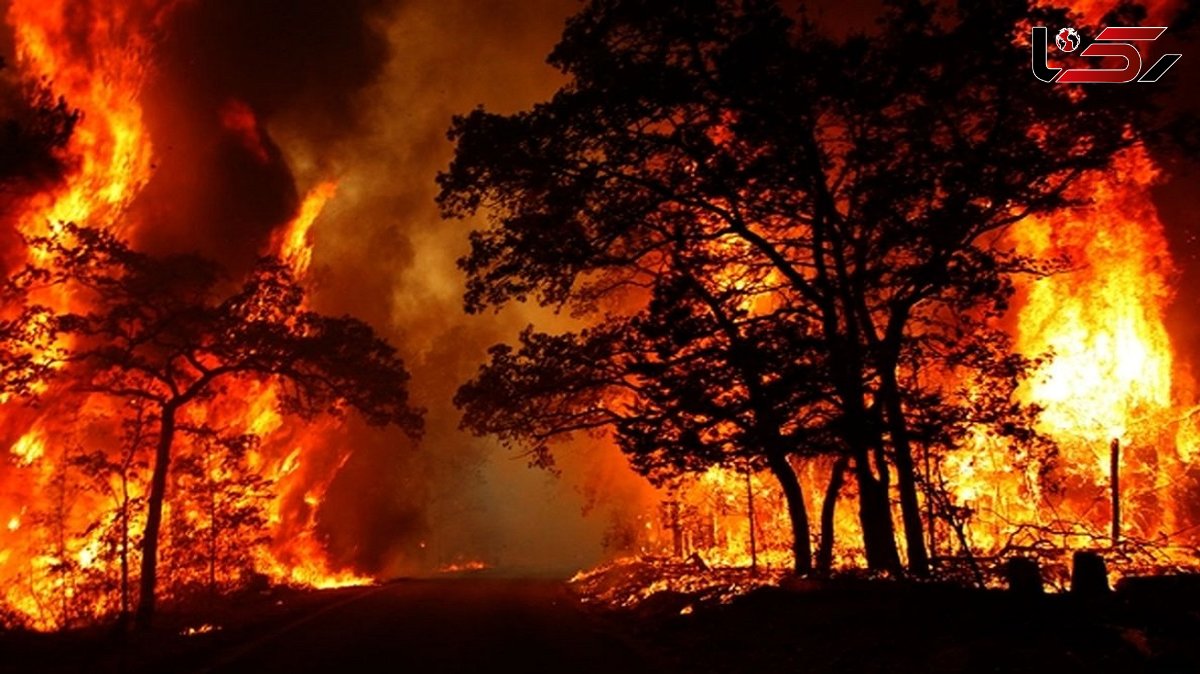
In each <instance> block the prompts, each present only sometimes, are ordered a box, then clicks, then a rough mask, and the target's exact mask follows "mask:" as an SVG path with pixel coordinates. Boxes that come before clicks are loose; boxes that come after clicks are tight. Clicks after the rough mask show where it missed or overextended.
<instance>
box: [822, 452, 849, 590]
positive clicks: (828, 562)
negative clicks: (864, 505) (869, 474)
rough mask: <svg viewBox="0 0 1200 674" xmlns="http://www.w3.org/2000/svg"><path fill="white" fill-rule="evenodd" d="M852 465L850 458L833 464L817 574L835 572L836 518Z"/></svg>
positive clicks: (843, 457)
mask: <svg viewBox="0 0 1200 674" xmlns="http://www.w3.org/2000/svg"><path fill="white" fill-rule="evenodd" d="M849 465H850V457H848V456H846V455H842V456H839V457H838V458H837V461H835V462H834V464H833V473H832V474H831V475H830V476H829V486H828V487H826V488H825V500H823V501H821V545H820V547H819V548H818V549H817V573H818V574H820V575H822V576H828V575H829V573H830V572H831V571H832V570H833V543H834V540H835V537H836V535H837V532H836V530H835V529H834V527H835V522H834V516H835V515H836V514H837V500H838V496H840V495H841V493H842V485H843V484H845V483H846V468H847V467H849Z"/></svg>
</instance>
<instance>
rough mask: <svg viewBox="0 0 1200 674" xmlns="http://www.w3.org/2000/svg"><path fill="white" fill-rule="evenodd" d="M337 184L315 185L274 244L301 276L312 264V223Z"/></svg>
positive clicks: (335, 190)
mask: <svg viewBox="0 0 1200 674" xmlns="http://www.w3.org/2000/svg"><path fill="white" fill-rule="evenodd" d="M337 188H338V185H337V183H336V182H333V181H329V182H324V183H321V184H319V185H317V186H316V187H315V188H313V190H312V191H311V192H309V193H308V195H307V196H305V198H304V201H303V202H301V204H300V212H299V213H298V214H297V215H296V217H295V218H294V219H293V220H292V221H291V222H290V223H288V225H287V227H286V228H284V229H283V231H282V236H281V237H279V241H278V243H277V244H276V246H277V250H278V254H279V256H280V257H281V258H283V259H284V260H285V261H286V262H288V263H289V264H290V265H291V267H292V273H294V274H295V275H296V276H297V277H303V276H304V275H305V274H307V273H308V268H309V265H311V264H312V241H311V230H312V226H313V223H315V222H316V221H317V218H318V217H319V216H320V215H321V212H322V211H324V210H325V205H326V204H327V203H329V200H330V199H332V198H333V197H334V195H335V194H337Z"/></svg>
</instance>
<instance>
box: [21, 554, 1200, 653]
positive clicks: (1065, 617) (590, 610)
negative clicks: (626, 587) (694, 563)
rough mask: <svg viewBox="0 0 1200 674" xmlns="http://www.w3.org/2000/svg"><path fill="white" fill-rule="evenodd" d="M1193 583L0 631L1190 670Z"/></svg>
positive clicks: (387, 599) (295, 609)
mask: <svg viewBox="0 0 1200 674" xmlns="http://www.w3.org/2000/svg"><path fill="white" fill-rule="evenodd" d="M1192 587H1193V586H1191V585H1185V586H1170V585H1167V586H1162V585H1159V586H1152V587H1149V588H1142V589H1141V591H1138V592H1127V593H1117V594H1115V595H1109V596H1104V597H1097V598H1092V599H1083V598H1078V597H1071V596H1065V595H1060V596H1044V597H1018V596H1013V595H1011V594H1008V593H1003V592H980V591H971V590H964V589H961V588H954V587H948V586H941V585H906V584H897V583H884V582H878V581H858V580H854V581H840V582H834V583H819V584H818V583H811V582H800V583H791V584H788V585H787V586H785V587H783V588H779V587H759V588H757V589H753V590H751V591H749V592H747V593H746V594H743V595H741V596H738V597H736V598H733V599H732V600H730V595H728V594H721V593H713V592H709V591H703V592H682V591H673V590H667V591H663V592H659V593H657V594H654V595H653V596H651V597H649V599H647V600H645V601H642V602H640V603H639V604H637V605H636V606H632V607H626V608H614V607H612V606H611V605H610V604H607V603H604V604H602V603H601V602H596V601H581V597H580V596H579V592H580V584H579V583H576V584H574V585H567V584H565V583H561V582H555V581H533V580H510V579H498V578H484V577H468V578H458V579H438V580H402V581H396V582H392V583H387V584H384V585H381V586H377V587H368V588H347V589H342V590H331V591H323V592H282V591H272V592H270V593H260V594H259V595H256V596H252V597H246V598H245V599H244V600H243V601H241V602H239V603H238V604H237V605H235V606H232V607H230V606H226V607H223V608H221V609H219V610H214V611H213V612H211V613H210V614H209V615H208V616H207V617H202V616H197V615H194V614H193V615H191V616H190V618H189V619H184V618H183V617H181V616H170V615H167V616H164V619H163V621H162V623H161V624H160V626H159V628H158V630H157V631H156V632H155V633H154V634H151V635H148V636H147V635H143V636H134V637H125V638H124V639H123V640H118V639H116V638H115V637H114V635H113V634H112V633H111V632H107V633H106V632H90V633H89V632H79V633H73V634H67V635H29V634H13V633H9V634H0V671H3V672H10V671H11V672H46V673H54V672H74V671H86V672H88V673H89V674H105V673H106V672H131V673H134V672H138V673H140V672H172V673H179V674H186V673H191V672H195V673H199V672H255V673H262V674H267V673H270V672H288V673H290V674H300V673H302V672H384V671H386V672H396V671H407V672H437V673H439V674H442V673H446V672H471V673H472V674H478V673H481V672H484V673H486V672H489V671H494V672H507V671H514V672H523V673H535V672H569V673H572V674H574V673H576V672H619V673H622V674H625V673H630V674H634V673H637V672H651V671H652V672H657V673H660V674H671V673H673V672H688V673H689V674H690V673H693V672H695V673H706V672H731V673H732V672H755V673H757V674H765V673H770V672H803V673H806V674H822V673H826V672H828V673H830V674H833V673H835V672H837V673H839V674H840V673H846V672H889V673H893V672H920V673H921V674H935V673H938V672H971V673H975V672H1054V673H1055V674H1068V673H1071V672H1089V673H1090V672H1121V673H1122V674H1124V673H1130V674H1136V673H1139V672H1192V673H1194V672H1200V636H1197V635H1200V602H1197V601H1196V599H1197V597H1196V596H1195V594H1194V593H1192ZM205 620H211V621H213V622H205ZM217 626H219V629H216V627H217ZM189 631H190V632H200V633H198V634H190V635H189V634H188V632H189Z"/></svg>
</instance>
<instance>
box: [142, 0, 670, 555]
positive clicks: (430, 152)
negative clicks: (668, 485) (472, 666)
mask: <svg viewBox="0 0 1200 674" xmlns="http://www.w3.org/2000/svg"><path fill="white" fill-rule="evenodd" d="M576 9H578V3H577V2H575V1H574V0H542V1H541V2H536V3H531V2H500V1H490V2H478V1H473V0H414V1H407V2H405V1H400V0H352V1H349V2H339V3H329V2H322V1H320V0H305V1H303V2H296V1H295V0H251V1H248V2H239V3H222V2H215V1H197V2H188V3H183V4H181V5H180V6H178V7H177V8H175V10H174V11H173V12H172V13H170V14H169V15H168V19H167V20H166V21H165V22H164V23H163V26H162V36H161V40H160V43H159V45H158V49H157V52H156V54H155V57H156V61H155V64H154V68H153V71H152V75H151V79H150V80H149V82H148V84H147V87H146V90H145V93H144V96H143V104H144V107H145V111H146V121H147V125H148V127H149V129H150V131H151V137H152V139H153V142H154V149H155V153H154V156H155V162H156V165H155V173H154V176H153V178H152V179H151V181H150V182H149V183H148V184H147V185H146V187H145V189H144V190H143V192H142V193H141V195H140V197H139V199H138V202H137V203H136V204H135V208H134V211H133V217H134V218H135V219H136V221H137V222H138V226H137V228H136V232H137V234H136V236H137V239H138V241H137V243H138V245H139V246H141V247H144V248H147V249H149V250H154V251H198V252H200V253H201V254H204V255H206V256H208V257H211V258H214V259H216V260H219V261H220V262H221V263H222V264H224V265H225V266H226V267H228V268H229V269H231V270H232V271H234V272H236V271H238V270H242V269H245V268H246V267H247V266H248V265H249V264H251V263H252V262H253V260H254V259H255V258H256V256H257V255H259V254H260V253H261V252H262V251H263V250H264V249H265V246H266V244H267V242H268V240H269V237H270V235H271V233H272V231H274V230H275V229H277V228H278V227H279V226H280V225H281V224H283V223H285V222H287V221H288V220H290V218H292V217H293V216H294V215H295V213H296V210H297V207H298V204H299V201H300V199H301V198H302V196H303V195H304V193H305V192H306V191H307V190H308V189H310V188H312V187H313V186H314V185H316V184H318V183H320V182H324V181H328V180H334V181H337V183H338V191H337V195H336V196H335V197H334V199H333V200H331V201H330V202H329V204H328V205H327V207H326V209H325V211H324V213H323V214H322V215H321V217H320V218H319V219H318V220H317V222H316V225H315V227H314V230H313V237H314V264H313V271H312V277H313V283H314V286H315V297H314V308H316V309H317V310H319V311H323V312H327V313H333V314H342V313H349V314H352V315H355V316H357V317H359V318H362V319H364V320H366V321H368V322H369V323H371V324H372V325H373V326H374V327H375V328H376V329H377V330H379V331H380V332H382V333H383V334H384V335H385V336H387V337H388V338H389V339H390V341H392V342H393V343H394V344H396V345H398V346H399V347H400V349H401V351H402V353H403V354H404V356H405V360H406V362H407V363H408V365H409V368H410V370H411V371H412V373H413V379H412V381H411V383H410V386H411V388H412V389H413V395H414V397H415V400H416V402H417V403H418V404H420V405H422V406H424V407H425V408H427V410H428V415H427V419H426V424H427V429H426V434H425V437H424V438H423V440H422V441H421V442H420V443H413V442H411V441H410V440H408V439H407V438H405V437H403V436H402V434H400V433H395V432H390V431H380V430H379V429H369V428H366V427H365V426H364V425H362V424H360V423H358V422H354V421H352V422H350V423H348V424H346V426H345V428H344V433H343V434H342V435H341V436H339V438H338V441H340V442H343V443H344V447H342V448H341V449H343V450H347V451H348V452H349V457H350V458H349V459H348V460H347V462H346V464H345V465H344V466H343V468H342V469H341V471H340V472H339V474H338V476H337V478H336V479H335V480H334V482H333V484H332V485H331V487H330V490H329V492H328V493H327V494H326V498H325V500H324V502H323V504H322V506H321V510H320V515H319V519H320V522H321V530H322V533H323V534H324V535H325V536H326V537H327V540H328V542H329V546H330V548H331V552H332V554H333V555H334V557H335V559H336V560H338V561H341V562H343V563H346V564H350V565H353V566H354V567H355V568H358V569H360V570H363V571H367V572H374V573H379V574H382V575H401V574H414V573H422V572H428V571H430V570H433V569H436V568H438V567H439V566H442V565H444V564H447V563H451V562H454V561H461V560H466V559H482V560H484V561H486V562H489V563H492V564H499V565H502V566H504V567H508V568H516V567H520V568H522V569H524V570H526V571H528V570H540V571H566V570H572V569H574V568H579V567H582V566H586V565H588V564H591V563H594V562H596V561H598V559H599V558H600V557H601V555H603V554H604V551H603V550H602V548H601V544H600V542H601V538H602V534H603V530H604V527H605V526H607V525H608V519H607V513H606V508H607V506H606V505H605V502H604V501H603V499H600V498H599V497H598V495H599V494H609V495H612V497H613V499H614V501H617V500H622V501H625V502H637V501H639V500H642V499H646V498H649V493H650V492H649V491H648V488H647V487H646V485H645V484H644V483H643V482H642V481H641V480H640V478H637V477H636V476H634V475H632V473H631V472H630V471H628V469H626V468H625V466H624V460H623V458H622V457H621V456H620V455H619V453H617V452H616V450H615V449H613V448H612V447H611V446H609V445H607V444H605V443H603V442H598V441H596V442H593V441H584V442H579V443H575V445H574V446H573V447H572V448H570V450H569V451H568V452H566V453H565V455H564V457H563V465H562V467H563V476H562V478H561V479H555V478H553V477H552V476H550V475H548V474H546V473H544V472H540V471H532V470H529V469H528V468H527V467H526V465H525V462H524V461H523V460H522V459H521V458H520V457H516V456H513V455H511V454H509V453H506V452H505V451H504V450H502V449H501V448H499V447H498V446H497V445H496V444H495V443H494V442H493V441H491V440H489V439H477V438H473V437H471V436H470V435H469V434H467V433H465V432H463V431H460V430H459V429H458V422H459V413H458V411H457V410H456V409H455V408H454V407H453V405H452V403H451V399H452V397H453V395H454V392H455V390H456V389H457V387H458V386H459V385H460V384H461V383H462V382H464V381H466V380H467V379H468V378H469V377H471V376H472V375H473V374H474V372H475V371H476V369H477V368H478V366H479V364H480V363H482V362H483V361H484V360H485V356H486V349H487V347H489V346H490V345H492V344H494V343H496V342H499V341H505V340H511V339H512V338H513V337H514V336H515V334H516V332H517V331H518V330H519V329H520V328H521V327H523V326H524V325H525V324H527V323H528V322H530V321H531V320H532V315H533V312H534V310H533V309H529V308H523V307H518V308H514V309H512V310H506V311H505V312H503V313H501V314H499V315H488V316H477V317H469V316H467V315H466V314H464V312H463V311H462V299H461V298H462V291H463V279H462V276H461V273H460V272H459V271H458V270H457V268H456V267H455V260H456V259H457V258H458V257H459V256H460V255H462V254H464V253H465V252H466V241H467V239H466V233H467V232H468V231H469V230H470V229H471V227H472V226H478V225H479V224H480V223H470V222H466V223H464V222H444V221H442V220H441V218H440V216H439V214H438V211H437V207H436V204H435V203H434V196H435V194H436V185H435V183H434V176H435V175H436V173H437V172H438V171H439V170H441V169H442V168H444V167H445V166H446V165H447V163H448V162H449V160H450V157H451V154H452V150H453V148H452V147H451V145H450V144H449V142H448V141H447V140H446V137H445V133H446V130H447V129H448V127H449V123H450V118H451V116H452V115H454V114H458V113H464V112H467V111H469V110H470V109H472V108H473V107H475V106H477V105H481V104H483V105H486V106H487V107H488V108H489V109H492V110H497V111H502V112H505V111H515V110H518V109H521V108H525V107H528V106H529V105H532V104H533V103H534V102H536V101H538V100H541V99H543V98H546V97H547V96H549V95H550V94H552V93H553V91H554V90H555V89H556V88H557V87H558V86H559V85H560V84H561V77H560V75H559V74H558V73H557V72H555V71H554V70H553V69H551V68H550V67H548V66H547V65H545V64H544V57H545V55H546V54H547V53H549V51H550V49H551V48H552V47H553V45H554V44H555V42H556V41H557V39H558V38H559V36H560V34H561V31H562V27H563V22H564V21H565V19H566V18H567V17H568V16H569V15H570V14H571V13H572V12H574V11H575V10H576ZM546 319H547V317H545V316H542V317H541V318H539V319H538V322H539V324H540V325H543V326H545V325H546ZM549 320H550V321H554V320H559V319H555V318H553V317H549ZM597 505H598V508H594V506H597ZM588 509H593V510H595V512H592V513H591V514H590V515H589V516H587V517H585V516H584V512H583V511H584V510H588Z"/></svg>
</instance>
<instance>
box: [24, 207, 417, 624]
mask: <svg viewBox="0 0 1200 674" xmlns="http://www.w3.org/2000/svg"><path fill="white" fill-rule="evenodd" d="M29 245H30V246H31V248H32V249H33V250H34V251H36V253H37V254H36V255H35V256H33V259H34V260H36V262H33V263H30V264H29V265H28V266H27V267H26V268H24V269H23V270H21V271H20V272H18V273H17V274H15V275H14V277H13V278H12V279H11V281H10V283H9V291H10V296H12V297H21V298H25V302H26V305H25V306H24V307H23V308H22V309H21V310H20V312H18V313H19V314H20V320H19V321H17V322H15V324H16V325H17V326H18V329H16V330H12V331H10V333H9V334H10V335H17V336H19V337H21V338H22V340H23V343H20V344H18V345H17V346H15V347H13V346H10V347H9V349H8V350H9V351H12V352H16V353H33V354H36V357H35V358H34V359H33V360H32V361H29V360H24V361H20V363H21V364H23V365H24V366H26V367H27V368H28V369H29V370H31V371H32V374H29V375H28V376H26V377H25V378H21V377H16V378H17V380H18V381H27V380H30V379H39V378H40V379H42V380H44V379H47V378H54V379H60V380H65V381H66V382H67V383H68V385H69V386H70V387H71V388H72V389H73V390H75V391H76V392H78V393H82V394H98V395H104V396H112V397H116V398H119V399H125V400H134V401H142V402H143V403H144V404H145V405H147V406H148V407H149V409H150V410H151V412H150V421H151V423H152V424H153V426H154V428H155V431H156V432H155V447H154V454H153V460H152V472H151V479H150V486H149V491H148V496H147V512H146V526H145V530H144V532H143V535H142V556H141V565H142V568H141V575H140V584H141V587H140V592H139V597H138V608H137V614H136V616H135V618H136V621H137V623H138V624H140V625H143V626H145V625H148V624H149V622H150V620H151V618H152V616H153V613H154V607H155V588H156V583H157V578H158V574H157V563H158V545H159V533H160V528H161V525H162V508H163V501H164V498H165V496H166V489H167V484H168V479H167V478H168V474H169V468H170V464H171V459H172V456H173V448H174V445H175V440H176V437H177V435H178V434H179V432H180V430H181V427H180V424H181V423H184V420H185V419H189V420H190V417H185V416H183V414H184V412H185V411H186V410H188V409H189V408H190V407H191V406H194V405H202V404H204V403H205V402H206V401H208V400H210V399H212V398H213V397H214V396H217V395H224V394H233V395H236V391H237V383H238V382H239V381H242V382H244V381H246V380H247V379H255V380H271V381H276V382H278V383H279V387H278V402H279V405H280V411H281V412H282V413H285V414H294V415H299V416H301V417H305V418H307V417H311V416H314V415H317V414H322V413H333V414H338V413H341V412H343V411H344V410H346V409H348V408H354V409H355V410H357V411H358V412H359V413H360V414H362V415H363V417H364V418H365V419H366V420H367V421H368V422H370V423H372V424H379V425H383V424H396V425H398V426H400V427H402V428H404V429H405V430H406V431H408V432H409V433H411V434H417V433H418V432H419V430H420V428H421V414H422V413H421V411H420V410H418V409H415V408H413V407H412V406H410V404H409V402H408V394H407V390H406V384H407V381H408V377H409V375H408V373H407V371H406V370H405V368H404V364H403V362H402V361H401V360H400V358H399V357H398V356H397V354H396V350H395V349H394V348H393V347H392V346H391V345H389V344H387V343H386V342H384V341H383V340H382V339H380V338H379V337H378V336H376V334H375V333H374V331H372V329H371V328H370V327H369V326H367V325H366V324H364V323H362V322H361V321H358V320H356V319H353V318H350V317H328V316H323V315H320V314H317V313H315V312H312V311H309V310H307V309H306V308H305V304H304V299H305V295H304V290H303V289H302V288H301V287H300V286H299V285H298V284H297V283H296V281H295V280H294V279H293V278H292V276H291V273H290V271H289V269H288V268H287V267H286V266H285V265H283V264H282V263H280V262H279V261H277V260H273V259H263V260H262V261H261V263H260V264H259V265H258V267H257V268H256V269H255V270H254V271H253V272H252V273H251V274H249V276H248V278H246V279H245V280H244V281H242V282H240V283H233V282H230V281H228V280H226V279H223V278H222V277H221V275H220V274H219V273H218V270H217V269H216V268H215V267H214V266H213V265H212V264H211V263H209V262H207V261H205V260H203V259H200V258H197V257H195V256H188V255H176V256H170V257H154V256H150V255H146V254H143V253H139V252H137V251H134V250H132V249H131V248H129V246H128V245H127V244H126V243H124V242H123V241H121V240H119V239H117V238H116V237H115V236H113V235H112V234H109V233H107V232H102V231H98V230H94V229H89V228H86V227H81V226H77V225H73V224H63V225H61V226H59V227H58V228H57V231H56V232H55V233H53V234H51V235H49V236H47V237H41V238H36V239H32V240H30V241H29ZM48 288H57V289H65V290H68V291H69V292H70V293H71V297H73V298H74V302H73V304H72V306H73V307H83V308H82V309H78V310H74V311H71V310H68V311H55V310H53V309H51V308H49V307H47V306H44V305H39V304H37V303H36V300H37V298H38V297H39V296H40V293H42V292H44V291H45V290H46V289H48Z"/></svg>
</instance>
